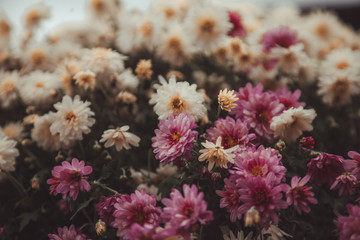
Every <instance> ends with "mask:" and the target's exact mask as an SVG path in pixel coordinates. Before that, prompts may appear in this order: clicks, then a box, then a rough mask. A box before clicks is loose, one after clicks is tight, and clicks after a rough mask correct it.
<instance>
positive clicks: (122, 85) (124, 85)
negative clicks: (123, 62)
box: [113, 68, 139, 91]
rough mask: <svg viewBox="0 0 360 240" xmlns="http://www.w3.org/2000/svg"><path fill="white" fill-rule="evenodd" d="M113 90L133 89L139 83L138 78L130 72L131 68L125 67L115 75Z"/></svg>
mask: <svg viewBox="0 0 360 240" xmlns="http://www.w3.org/2000/svg"><path fill="white" fill-rule="evenodd" d="M114 85H115V86H114V88H113V90H114V91H120V90H124V89H129V90H135V89H136V88H137V86H138V85H139V79H138V78H137V77H136V76H135V75H134V74H133V73H132V70H131V68H127V69H126V70H125V71H123V72H122V73H120V74H118V75H116V76H115V82H114Z"/></svg>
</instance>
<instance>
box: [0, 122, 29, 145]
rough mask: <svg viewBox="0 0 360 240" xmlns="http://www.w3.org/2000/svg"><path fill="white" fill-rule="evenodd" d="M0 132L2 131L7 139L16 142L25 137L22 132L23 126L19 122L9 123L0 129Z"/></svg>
mask: <svg viewBox="0 0 360 240" xmlns="http://www.w3.org/2000/svg"><path fill="white" fill-rule="evenodd" d="M0 131H2V132H3V133H4V134H5V135H6V136H7V137H8V138H10V139H13V140H15V141H18V142H19V141H21V140H22V139H23V138H24V136H25V133H24V132H23V131H24V128H23V125H22V123H20V122H10V123H8V124H6V125H5V126H4V127H2V128H0Z"/></svg>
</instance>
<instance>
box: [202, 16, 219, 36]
mask: <svg viewBox="0 0 360 240" xmlns="http://www.w3.org/2000/svg"><path fill="white" fill-rule="evenodd" d="M215 26H216V22H215V21H214V19H212V18H208V17H206V18H203V19H201V20H200V21H199V29H200V31H201V32H202V33H205V34H210V33H213V31H214V28H215Z"/></svg>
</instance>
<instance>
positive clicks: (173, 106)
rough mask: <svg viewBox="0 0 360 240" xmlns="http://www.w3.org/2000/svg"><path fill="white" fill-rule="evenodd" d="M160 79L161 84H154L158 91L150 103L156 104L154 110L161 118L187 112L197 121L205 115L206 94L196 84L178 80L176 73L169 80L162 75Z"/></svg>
mask: <svg viewBox="0 0 360 240" xmlns="http://www.w3.org/2000/svg"><path fill="white" fill-rule="evenodd" d="M159 80H160V83H161V85H159V84H155V85H154V87H155V88H156V89H157V91H156V93H154V94H152V96H151V99H150V101H149V103H150V104H155V106H154V110H155V112H156V114H157V115H158V116H159V119H160V120H163V119H166V118H167V117H168V116H169V115H171V114H180V113H183V112H187V113H188V114H189V116H190V118H192V119H194V120H195V121H197V120H199V119H202V118H204V117H205V115H206V108H205V106H204V104H203V103H204V94H203V93H200V92H197V91H196V84H192V85H190V84H189V83H188V82H176V79H175V76H174V75H172V76H171V77H170V79H169V82H166V80H165V79H164V78H163V77H161V76H160V77H159Z"/></svg>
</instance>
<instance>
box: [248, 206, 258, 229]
mask: <svg viewBox="0 0 360 240" xmlns="http://www.w3.org/2000/svg"><path fill="white" fill-rule="evenodd" d="M258 222H260V215H259V212H258V210H256V208H255V207H254V206H252V207H251V208H250V209H249V210H248V211H247V212H246V214H245V227H251V226H254V224H256V223H258Z"/></svg>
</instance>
